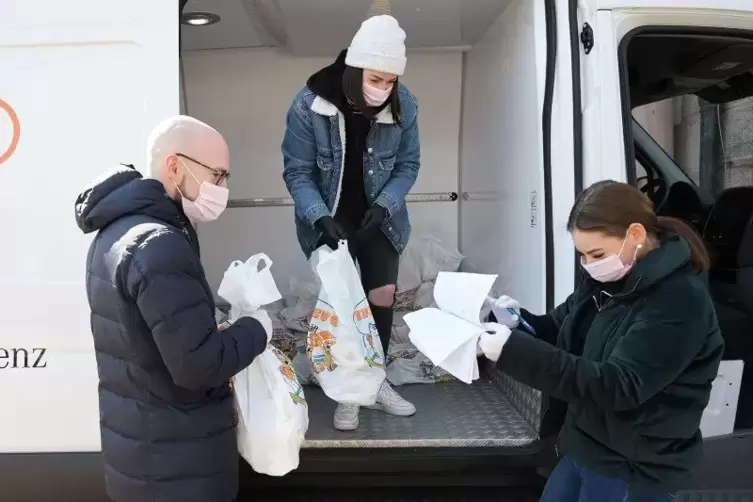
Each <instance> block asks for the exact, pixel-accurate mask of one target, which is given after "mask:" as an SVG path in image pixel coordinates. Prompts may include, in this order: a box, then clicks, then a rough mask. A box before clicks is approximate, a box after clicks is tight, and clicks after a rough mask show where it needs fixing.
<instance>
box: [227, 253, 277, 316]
mask: <svg viewBox="0 0 753 502" xmlns="http://www.w3.org/2000/svg"><path fill="white" fill-rule="evenodd" d="M262 261H263V262H264V265H263V267H262V268H261V269H260V268H259V265H260V264H261V263H262ZM271 267H272V260H270V259H269V256H267V255H266V254H264V253H259V254H255V255H253V256H252V257H251V258H249V259H248V260H246V261H245V263H244V262H242V261H238V260H236V261H234V262H232V263H231V264H230V266H229V267H228V269H227V270H226V271H225V275H224V276H223V277H222V282H221V283H220V287H219V288H218V289H217V294H218V295H220V296H221V297H222V298H223V299H224V300H225V301H226V302H228V303H229V304H230V313H229V315H228V321H229V322H231V323H233V322H235V321H236V320H238V318H239V317H242V316H244V315H250V314H251V313H253V312H255V311H256V310H258V309H259V308H260V307H262V306H263V305H269V304H271V303H274V302H276V301H278V300H280V299H281V298H282V295H280V290H279V289H277V284H276V283H275V279H274V277H272V271H271V270H270V269H271Z"/></svg>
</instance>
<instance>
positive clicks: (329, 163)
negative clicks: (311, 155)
mask: <svg viewBox="0 0 753 502" xmlns="http://www.w3.org/2000/svg"><path fill="white" fill-rule="evenodd" d="M316 165H317V167H318V168H319V169H321V170H322V171H332V169H334V167H335V162H334V160H332V156H331V155H326V154H322V153H318V154H317V155H316Z"/></svg>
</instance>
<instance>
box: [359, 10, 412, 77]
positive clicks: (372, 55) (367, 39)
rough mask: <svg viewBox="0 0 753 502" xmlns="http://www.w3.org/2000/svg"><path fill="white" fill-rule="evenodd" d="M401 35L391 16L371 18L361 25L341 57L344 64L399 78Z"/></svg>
mask: <svg viewBox="0 0 753 502" xmlns="http://www.w3.org/2000/svg"><path fill="white" fill-rule="evenodd" d="M405 63H406V59H405V31H403V29H402V28H400V25H399V24H398V22H397V19H395V18H394V17H392V16H388V15H382V16H374V17H371V18H369V19H367V20H366V21H364V22H363V23H362V24H361V28H360V29H359V30H358V32H357V33H356V35H355V36H354V37H353V41H352V42H351V43H350V47H348V54H347V55H346V56H345V64H346V65H348V66H353V67H354V68H363V69H364V70H373V71H381V72H385V73H394V74H395V75H402V74H403V73H404V72H405Z"/></svg>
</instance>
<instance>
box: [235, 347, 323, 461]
mask: <svg viewBox="0 0 753 502" xmlns="http://www.w3.org/2000/svg"><path fill="white" fill-rule="evenodd" d="M233 391H234V392H233V394H234V396H235V409H236V412H237V413H238V425H237V427H236V434H237V439H238V451H239V452H240V454H241V456H242V457H243V458H244V459H245V460H246V462H248V463H249V465H250V466H251V468H252V469H253V470H254V471H256V472H258V473H260V474H266V475H268V476H284V475H285V474H287V473H288V472H290V471H292V470H293V469H296V468H297V467H298V461H299V451H300V448H301V444H302V443H303V440H304V438H305V436H306V431H307V430H308V427H309V415H308V407H307V405H306V398H305V396H304V394H303V387H302V386H301V384H300V383H298V379H297V377H296V374H295V371H294V370H293V365H292V363H291V362H290V359H288V358H287V357H286V356H285V354H283V353H282V352H280V351H279V350H278V349H276V348H275V347H273V346H272V345H269V346H268V347H267V350H265V351H264V352H262V353H261V355H259V356H257V358H256V359H254V362H253V363H251V366H249V367H248V368H246V369H244V370H242V371H241V372H240V373H238V374H237V375H236V376H235V377H234V378H233Z"/></svg>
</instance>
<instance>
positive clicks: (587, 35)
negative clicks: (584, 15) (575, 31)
mask: <svg viewBox="0 0 753 502" xmlns="http://www.w3.org/2000/svg"><path fill="white" fill-rule="evenodd" d="M580 41H581V43H582V44H583V50H584V51H585V52H586V54H590V53H591V49H593V48H594V30H593V28H591V25H590V24H588V23H584V24H583V31H581V32H580Z"/></svg>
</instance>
